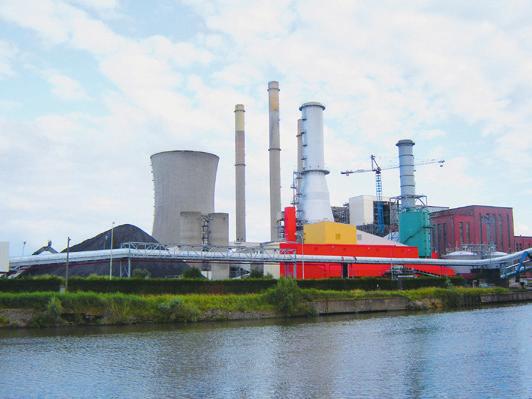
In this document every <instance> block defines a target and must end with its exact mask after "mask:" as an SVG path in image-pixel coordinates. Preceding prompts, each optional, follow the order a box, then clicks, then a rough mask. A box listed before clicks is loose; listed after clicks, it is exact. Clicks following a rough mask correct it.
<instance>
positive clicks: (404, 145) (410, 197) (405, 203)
mask: <svg viewBox="0 0 532 399" xmlns="http://www.w3.org/2000/svg"><path fill="white" fill-rule="evenodd" d="M414 145H415V143H414V142H413V141H412V140H410V139H404V140H399V141H398V142H397V144H396V146H397V147H398V149H399V179H400V181H401V209H410V208H414V207H415V205H416V180H415V178H414Z"/></svg>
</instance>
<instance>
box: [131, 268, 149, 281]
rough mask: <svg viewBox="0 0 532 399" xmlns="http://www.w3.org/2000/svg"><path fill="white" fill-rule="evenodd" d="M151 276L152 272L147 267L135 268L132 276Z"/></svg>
mask: <svg viewBox="0 0 532 399" xmlns="http://www.w3.org/2000/svg"><path fill="white" fill-rule="evenodd" d="M150 277H151V273H150V272H149V271H148V270H146V269H135V270H133V276H132V278H138V279H147V278H150Z"/></svg>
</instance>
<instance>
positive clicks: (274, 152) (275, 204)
mask: <svg viewBox="0 0 532 399" xmlns="http://www.w3.org/2000/svg"><path fill="white" fill-rule="evenodd" d="M268 98H269V115H270V148H269V149H268V151H269V152H270V227H271V240H272V241H278V240H279V229H278V226H277V219H278V218H279V215H280V213H281V139H280V137H279V82H276V81H271V82H268Z"/></svg>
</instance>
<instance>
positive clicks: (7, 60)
mask: <svg viewBox="0 0 532 399" xmlns="http://www.w3.org/2000/svg"><path fill="white" fill-rule="evenodd" d="M16 53H17V50H16V47H15V45H13V44H12V43H9V42H6V41H3V40H0V79H1V78H5V77H8V76H11V75H13V74H14V71H13V61H14V58H15V55H16Z"/></svg>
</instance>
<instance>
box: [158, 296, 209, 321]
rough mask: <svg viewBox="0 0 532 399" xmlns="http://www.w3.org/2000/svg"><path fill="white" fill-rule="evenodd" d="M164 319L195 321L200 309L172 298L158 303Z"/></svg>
mask: <svg viewBox="0 0 532 399" xmlns="http://www.w3.org/2000/svg"><path fill="white" fill-rule="evenodd" d="M158 310H159V312H161V313H162V315H163V320H164V321H184V322H187V321H197V320H198V316H199V314H200V311H199V309H198V307H197V306H195V305H193V304H191V303H185V302H183V301H182V300H181V299H180V298H172V299H170V300H168V301H166V302H163V303H160V304H159V305H158Z"/></svg>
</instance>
